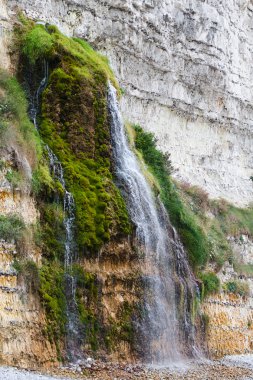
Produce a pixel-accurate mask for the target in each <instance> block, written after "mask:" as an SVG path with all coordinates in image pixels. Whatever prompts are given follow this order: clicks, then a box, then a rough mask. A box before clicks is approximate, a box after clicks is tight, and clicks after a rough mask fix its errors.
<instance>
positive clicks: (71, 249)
mask: <svg viewBox="0 0 253 380" xmlns="http://www.w3.org/2000/svg"><path fill="white" fill-rule="evenodd" d="M48 74H49V68H48V63H47V62H46V60H44V76H43V78H42V80H41V82H40V84H39V87H38V89H37V90H36V91H35V94H34V96H33V99H32V102H31V108H30V117H31V119H32V121H33V123H34V126H35V128H36V129H37V130H39V124H38V114H39V107H40V98H41V95H42V92H43V91H44V89H45V88H46V86H47V83H48ZM45 147H46V150H47V153H48V157H49V164H50V171H51V174H52V176H53V178H54V179H55V180H56V181H59V182H60V184H61V186H62V189H63V209H64V227H65V241H64V267H65V294H66V300H67V310H66V314H67V325H66V332H67V334H66V349H67V356H68V360H70V361H76V360H77V359H80V358H81V357H82V355H81V351H80V344H81V342H80V322H79V317H78V308H77V303H76V279H75V277H74V276H73V274H72V264H73V262H75V261H76V259H77V258H76V257H75V252H76V249H75V248H76V247H75V243H74V226H75V202H74V198H73V195H72V194H71V193H70V192H69V191H68V190H67V189H66V183H65V179H64V171H63V167H62V165H61V162H60V161H59V159H58V158H57V156H56V155H55V154H54V153H53V151H52V150H51V149H50V148H49V146H48V145H45ZM56 201H57V202H59V197H57V199H56Z"/></svg>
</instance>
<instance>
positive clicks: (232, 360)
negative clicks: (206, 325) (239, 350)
mask: <svg viewBox="0 0 253 380" xmlns="http://www.w3.org/2000/svg"><path fill="white" fill-rule="evenodd" d="M57 379H58V380H72V379H83V380H138V379H139V380H253V355H242V356H229V357H226V358H224V359H223V360H221V361H214V362H211V361H206V362H201V363H196V362H195V363H192V364H189V365H188V367H187V368H184V369H182V368H181V369H177V370H175V369H174V370H169V369H161V368H160V369H148V368H143V367H140V366H133V365H129V364H117V363H101V362H97V361H92V362H89V363H87V364H86V365H81V366H80V365H79V366H69V367H65V368H58V369H55V370H52V371H51V374H45V373H44V374H42V373H38V372H33V371H24V370H19V369H17V368H12V367H0V380H57Z"/></svg>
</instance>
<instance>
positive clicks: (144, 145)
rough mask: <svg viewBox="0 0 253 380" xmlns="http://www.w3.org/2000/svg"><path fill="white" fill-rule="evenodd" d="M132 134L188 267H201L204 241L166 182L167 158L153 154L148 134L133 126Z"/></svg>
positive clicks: (204, 256) (152, 141)
mask: <svg viewBox="0 0 253 380" xmlns="http://www.w3.org/2000/svg"><path fill="white" fill-rule="evenodd" d="M134 130H135V133H136V136H135V146H136V149H138V150H139V151H140V152H141V154H142V156H143V159H144V161H145V162H146V164H147V165H148V167H149V169H150V171H151V172H152V174H153V175H154V176H155V178H156V179H157V182H158V184H159V187H160V196H161V199H162V201H163V203H164V205H165V207H166V209H167V211H168V213H169V215H170V219H171V222H172V224H173V225H174V226H175V227H176V229H177V231H178V233H179V235H180V238H181V240H182V242H183V244H184V246H185V248H186V250H187V252H188V256H189V260H190V263H191V265H192V267H193V268H194V269H196V268H198V267H201V266H204V265H205V264H206V262H207V259H208V241H207V239H206V236H205V234H204V231H203V230H202V228H201V227H200V225H198V223H197V221H196V218H195V216H194V214H193V213H192V212H191V211H190V210H189V209H188V208H187V207H186V206H185V204H184V203H183V202H182V200H181V199H180V196H179V193H178V191H177V189H176V187H175V185H174V184H173V182H172V180H171V178H170V172H171V163H170V160H169V156H168V155H165V154H163V153H161V152H160V151H159V150H157V148H156V140H155V138H154V135H153V134H152V133H146V132H144V131H143V130H142V129H141V128H140V127H139V126H134Z"/></svg>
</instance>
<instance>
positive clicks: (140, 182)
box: [108, 83, 196, 365]
mask: <svg viewBox="0 0 253 380" xmlns="http://www.w3.org/2000/svg"><path fill="white" fill-rule="evenodd" d="M108 108H109V115H110V123H111V141H112V148H113V159H114V163H115V174H116V178H117V184H118V186H119V188H120V189H121V192H122V194H123V196H124V198H125V200H126V203H127V208H128V211H129V214H130V217H131V220H132V222H133V224H134V225H135V226H136V236H137V241H138V245H139V247H140V250H141V251H142V252H143V256H144V258H143V263H142V268H143V278H144V283H145V290H144V291H145V296H144V312H143V314H144V315H143V318H142V321H141V326H140V334H141V336H142V338H143V339H142V341H143V346H145V348H144V350H145V352H144V355H145V360H146V361H147V362H149V363H153V364H156V365H170V364H173V363H178V362H181V361H182V360H184V358H185V356H186V355H187V354H189V352H190V354H194V351H195V337H194V327H193V324H192V322H191V315H190V310H189V299H190V297H194V295H195V292H196V284H195V281H194V278H193V275H192V274H191V271H190V268H189V266H188V263H187V258H186V255H185V252H184V249H183V246H182V244H181V243H180V241H179V239H178V237H177V235H176V232H175V230H173V228H172V226H171V224H170V222H169V217H168V215H167V212H166V210H165V208H164V207H163V205H162V204H161V202H160V201H159V199H155V197H154V194H153V193H152V190H151V187H150V185H149V184H148V182H147V180H146V178H145V177H144V175H143V173H142V171H141V168H140V165H139V162H138V160H137V158H136V156H135V154H134V153H133V151H131V149H130V148H129V145H128V142H127V138H126V135H125V132H124V124H123V121H122V118H121V114H120V111H119V106H118V102H117V94H116V90H115V88H114V87H113V86H112V85H111V84H110V83H109V86H108ZM140 260H141V259H140ZM177 282H178V283H179V288H180V290H181V293H180V296H179V298H180V300H178V291H177V288H176V283H177ZM179 303H180V308H181V314H180V312H179V307H178V305H179ZM182 331H183V334H182ZM186 346H187V347H186Z"/></svg>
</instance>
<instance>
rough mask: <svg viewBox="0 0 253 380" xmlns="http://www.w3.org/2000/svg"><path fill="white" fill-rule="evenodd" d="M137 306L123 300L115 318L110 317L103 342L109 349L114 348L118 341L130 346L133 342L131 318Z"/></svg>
mask: <svg viewBox="0 0 253 380" xmlns="http://www.w3.org/2000/svg"><path fill="white" fill-rule="evenodd" d="M136 312H137V306H136V305H130V304H129V303H128V302H127V301H125V302H124V303H123V304H122V306H121V308H120V309H119V311H118V313H117V316H116V318H115V319H112V318H111V319H110V325H109V326H107V332H106V336H105V343H106V346H107V348H108V349H109V350H114V349H115V348H116V347H117V344H118V343H119V342H122V341H124V342H126V343H128V344H129V345H131V346H132V348H133V345H134V343H135V331H134V325H133V318H136Z"/></svg>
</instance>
